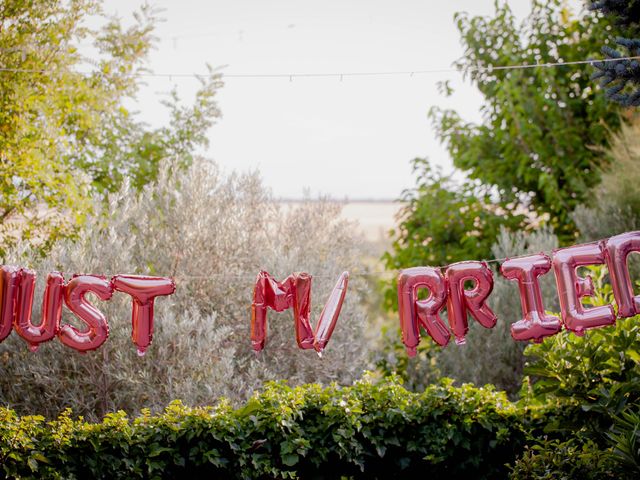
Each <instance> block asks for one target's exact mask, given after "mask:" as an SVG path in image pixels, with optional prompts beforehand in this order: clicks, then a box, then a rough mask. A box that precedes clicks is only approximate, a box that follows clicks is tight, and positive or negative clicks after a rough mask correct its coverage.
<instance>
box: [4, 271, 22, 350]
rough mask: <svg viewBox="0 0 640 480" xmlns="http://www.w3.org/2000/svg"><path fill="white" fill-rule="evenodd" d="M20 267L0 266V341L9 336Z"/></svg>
mask: <svg viewBox="0 0 640 480" xmlns="http://www.w3.org/2000/svg"><path fill="white" fill-rule="evenodd" d="M19 286H20V267H14V266H10V265H2V266H0V342H1V341H3V340H4V339H5V338H7V337H8V336H9V334H10V333H11V330H12V328H13V320H14V318H15V315H16V298H17V296H18V289H19Z"/></svg>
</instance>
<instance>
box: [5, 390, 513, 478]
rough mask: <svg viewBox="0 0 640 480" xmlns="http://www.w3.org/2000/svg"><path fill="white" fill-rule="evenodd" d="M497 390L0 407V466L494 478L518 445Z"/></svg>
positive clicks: (8, 469) (70, 473) (83, 474)
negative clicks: (134, 406)
mask: <svg viewBox="0 0 640 480" xmlns="http://www.w3.org/2000/svg"><path fill="white" fill-rule="evenodd" d="M524 438H525V435H524V427H523V421H522V418H521V416H520V415H519V413H518V410H517V409H516V407H515V406H514V405H513V404H511V403H510V402H509V401H508V400H507V398H506V397H505V396H504V394H503V393H499V392H495V391H494V390H492V389H477V388H474V387H471V386H469V385H466V386H463V387H461V388H456V387H453V386H452V385H451V383H450V382H442V383H441V384H439V385H432V386H430V387H429V388H427V389H426V390H425V391H424V392H423V393H421V394H416V393H411V392H408V391H407V390H405V389H404V388H403V387H402V386H401V385H400V383H398V381H397V380H396V379H390V380H386V381H384V382H382V383H379V384H375V383H372V382H371V381H360V382H357V383H355V384H354V385H353V386H350V387H338V386H336V385H333V386H330V387H326V388H322V387H321V386H320V385H317V384H312V385H304V386H301V387H296V388H292V387H289V386H287V385H285V384H284V383H271V384H269V385H267V386H266V388H265V389H264V391H262V392H261V393H258V394H256V395H254V396H253V397H252V398H251V399H250V400H249V401H248V402H247V403H246V404H245V405H244V406H243V407H242V408H240V409H237V410H233V409H232V407H231V406H230V404H229V403H227V402H224V401H223V402H220V403H219V404H218V405H216V406H215V407H200V408H188V407H185V406H183V405H182V404H181V403H180V402H173V403H172V404H171V405H170V406H169V407H167V408H166V410H165V411H164V413H162V414H160V415H155V416H152V415H150V414H149V412H144V414H143V415H142V416H140V417H138V418H135V419H133V420H132V419H129V418H128V417H127V416H126V414H125V413H124V412H118V413H114V414H109V415H107V416H106V417H105V418H104V420H103V421H102V422H101V423H96V424H91V423H86V422H84V421H83V420H82V419H81V418H80V419H77V420H74V419H72V418H71V414H70V412H66V413H65V414H63V415H62V416H61V417H59V418H58V419H57V420H55V421H50V422H47V421H45V419H44V418H43V417H38V416H28V417H19V416H17V415H16V414H15V413H14V412H13V411H11V410H8V409H4V408H3V409H0V465H2V472H3V474H4V475H5V476H6V477H21V478H161V477H163V478H193V477H194V476H197V477H198V478H204V477H206V478H212V477H213V476H216V478H218V477H222V478H297V477H302V478H310V477H313V478H339V477H340V476H343V477H344V476H346V477H366V478H392V477H398V478H425V477H429V478H431V477H432V476H433V478H444V477H446V478H452V479H453V478H463V477H464V478H499V477H504V476H505V475H506V467H505V464H507V463H509V462H512V461H513V460H514V459H515V457H516V455H517V453H518V452H519V451H520V450H522V449H523V441H524Z"/></svg>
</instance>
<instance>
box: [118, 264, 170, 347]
mask: <svg viewBox="0 0 640 480" xmlns="http://www.w3.org/2000/svg"><path fill="white" fill-rule="evenodd" d="M111 284H112V285H113V288H114V289H115V290H117V291H119V292H124V293H127V294H129V295H131V298H132V299H133V306H132V311H131V327H132V329H131V339H132V340H133V343H134V344H135V345H136V347H137V348H138V354H139V355H144V353H145V352H146V351H147V348H149V345H151V341H152V340H153V304H154V300H155V298H156V297H159V296H164V295H171V294H172V293H173V292H175V291H176V284H175V282H174V281H173V280H172V279H171V278H168V277H144V276H139V275H116V276H114V277H113V278H112V279H111Z"/></svg>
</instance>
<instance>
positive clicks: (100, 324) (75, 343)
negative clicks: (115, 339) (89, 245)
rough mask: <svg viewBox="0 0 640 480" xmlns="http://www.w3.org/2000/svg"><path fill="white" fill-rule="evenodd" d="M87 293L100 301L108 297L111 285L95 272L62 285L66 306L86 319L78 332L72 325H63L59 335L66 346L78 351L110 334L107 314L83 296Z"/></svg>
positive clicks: (97, 345) (87, 349)
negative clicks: (85, 327) (82, 328)
mask: <svg viewBox="0 0 640 480" xmlns="http://www.w3.org/2000/svg"><path fill="white" fill-rule="evenodd" d="M89 292H91V293H95V294H96V295H97V296H98V298H100V299H101V300H109V299H110V298H111V295H112V294H113V287H112V286H111V282H109V281H108V280H107V279H106V278H105V277H103V276H98V275H77V276H74V277H73V278H72V279H71V280H70V281H69V283H67V284H66V285H65V287H64V301H65V303H66V305H67V307H68V308H69V310H71V311H72V312H73V313H74V314H75V316H76V317H78V318H79V319H81V320H82V321H83V322H85V324H86V325H87V330H86V331H80V330H78V329H77V328H76V327H74V326H73V325H62V326H61V327H60V331H59V332H58V337H59V338H60V341H61V342H62V343H64V344H65V345H66V346H68V347H71V348H74V349H76V350H78V351H79V352H87V351H89V350H95V349H96V348H98V347H100V345H102V344H103V343H104V342H105V341H106V340H107V337H109V326H108V324H107V319H106V317H105V316H104V314H103V313H102V312H101V311H100V310H98V309H97V308H96V307H94V306H93V305H92V304H91V303H89V301H88V300H87V299H86V298H85V295H86V294H87V293H89Z"/></svg>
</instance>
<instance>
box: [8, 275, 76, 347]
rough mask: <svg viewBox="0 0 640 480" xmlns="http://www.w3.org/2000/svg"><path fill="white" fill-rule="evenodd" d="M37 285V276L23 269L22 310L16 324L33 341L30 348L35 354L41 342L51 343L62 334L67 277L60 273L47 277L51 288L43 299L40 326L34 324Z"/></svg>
mask: <svg viewBox="0 0 640 480" xmlns="http://www.w3.org/2000/svg"><path fill="white" fill-rule="evenodd" d="M35 282H36V273H35V272H34V271H32V270H27V269H22V272H21V279H20V290H19V294H18V302H17V304H18V308H17V312H16V317H15V321H14V329H15V331H16V332H17V333H18V335H20V336H21V337H22V338H24V339H25V340H26V341H27V342H29V349H30V350H31V351H34V352H35V351H36V350H37V349H38V345H39V344H40V343H43V342H47V341H49V340H51V339H52V338H54V337H55V336H56V335H57V333H58V329H59V328H60V319H61V318H62V302H63V289H64V278H63V277H62V275H61V274H60V273H58V272H53V273H50V274H49V275H48V276H47V285H46V287H45V290H44V297H43V299H42V320H41V322H40V325H37V326H36V325H34V324H33V323H32V321H31V315H32V309H33V293H34V290H35Z"/></svg>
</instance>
